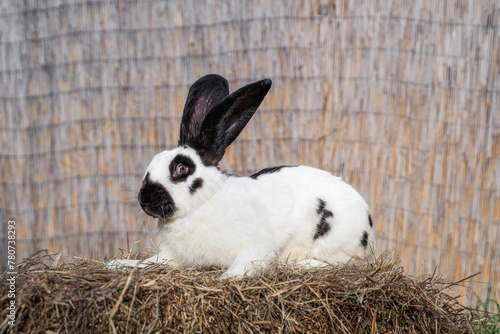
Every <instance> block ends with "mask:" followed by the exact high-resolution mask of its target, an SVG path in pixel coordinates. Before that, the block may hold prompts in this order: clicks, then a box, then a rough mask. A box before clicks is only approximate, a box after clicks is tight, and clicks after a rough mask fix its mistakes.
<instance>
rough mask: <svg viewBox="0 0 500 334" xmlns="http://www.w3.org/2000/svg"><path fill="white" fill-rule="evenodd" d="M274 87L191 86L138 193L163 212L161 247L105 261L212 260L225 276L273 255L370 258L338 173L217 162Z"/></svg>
mask: <svg viewBox="0 0 500 334" xmlns="http://www.w3.org/2000/svg"><path fill="white" fill-rule="evenodd" d="M270 88H271V80H270V79H264V80H261V81H257V82H255V83H252V84H249V85H247V86H244V87H242V88H240V89H238V90H236V91H235V92H233V93H232V94H229V89H228V82H227V81H226V79H224V78H223V77H221V76H219V75H216V74H211V75H206V76H204V77H202V78H200V79H199V80H198V81H196V82H195V83H194V84H193V85H192V86H191V87H190V89H189V93H188V96H187V100H186V104H185V107H184V111H183V115H182V120H181V125H180V136H179V137H180V138H179V141H178V147H177V148H175V149H173V150H170V151H163V152H161V153H159V154H157V155H156V156H154V158H153V160H152V161H151V163H150V164H149V166H148V167H147V169H146V172H145V174H144V178H143V180H142V186H141V189H140V191H139V194H138V201H139V204H140V206H141V207H142V209H143V210H144V212H145V213H146V214H148V215H149V216H151V217H154V218H158V219H159V226H160V233H161V237H162V241H161V243H160V252H159V253H158V254H157V255H155V256H153V257H151V258H149V259H146V260H144V261H143V262H141V263H139V261H135V260H114V261H111V262H110V263H109V264H108V267H109V268H118V267H121V266H135V265H138V266H145V265H147V264H148V263H158V262H161V263H168V264H169V265H174V266H175V265H180V266H191V265H201V266H216V267H220V268H222V269H225V272H224V273H223V274H222V276H221V277H220V278H221V279H225V278H231V277H242V276H245V275H247V276H252V275H255V274H256V273H257V272H258V270H259V269H262V268H265V267H266V266H267V265H268V264H269V263H270V262H271V261H273V260H274V259H276V258H278V259H283V260H285V261H287V263H290V264H298V265H305V266H308V267H316V266H324V265H327V264H340V263H342V264H345V263H348V262H351V261H354V262H357V261H369V260H370V259H372V258H373V254H374V247H375V236H374V231H373V223H372V219H371V216H370V213H369V209H368V205H367V203H366V202H365V201H364V199H363V198H362V197H361V195H359V194H358V192H356V190H354V188H353V187H351V186H350V185H348V184H347V183H345V182H343V181H342V180H341V178H339V177H336V176H333V175H332V174H330V173H328V172H326V171H323V170H320V169H316V168H312V167H306V166H277V167H271V168H266V169H263V170H261V171H259V172H257V173H255V174H253V175H250V176H247V177H241V176H236V175H230V174H228V173H225V172H224V171H221V170H220V169H219V168H218V167H217V165H218V163H219V161H220V160H221V159H222V157H223V155H224V152H225V150H226V148H227V147H228V146H229V145H230V144H231V143H232V142H233V141H234V140H235V139H236V137H238V135H239V134H240V132H241V131H242V130H243V128H244V127H245V125H246V124H247V123H248V122H249V121H250V119H251V118H252V116H253V114H254V113H255V111H256V110H257V108H258V107H259V105H260V104H261V102H262V101H263V99H264V97H265V96H266V94H267V92H268V91H269V89H270Z"/></svg>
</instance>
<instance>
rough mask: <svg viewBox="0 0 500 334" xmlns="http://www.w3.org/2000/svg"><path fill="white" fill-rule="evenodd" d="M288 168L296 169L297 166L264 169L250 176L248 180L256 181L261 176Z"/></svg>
mask: <svg viewBox="0 0 500 334" xmlns="http://www.w3.org/2000/svg"><path fill="white" fill-rule="evenodd" d="M289 167H297V166H288V165H283V166H276V167H269V168H264V169H263V170H261V171H258V172H257V173H255V174H252V175H250V178H251V179H254V180H256V179H257V178H258V177H259V176H261V175H264V174H271V173H276V172H279V171H280V170H281V169H282V168H289Z"/></svg>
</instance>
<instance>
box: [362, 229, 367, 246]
mask: <svg viewBox="0 0 500 334" xmlns="http://www.w3.org/2000/svg"><path fill="white" fill-rule="evenodd" d="M361 246H363V248H364V249H366V247H367V246H368V232H366V231H364V232H363V236H362V237H361Z"/></svg>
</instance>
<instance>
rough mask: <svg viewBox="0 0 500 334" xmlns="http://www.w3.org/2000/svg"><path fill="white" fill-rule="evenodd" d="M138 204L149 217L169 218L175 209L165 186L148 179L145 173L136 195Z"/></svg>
mask: <svg viewBox="0 0 500 334" xmlns="http://www.w3.org/2000/svg"><path fill="white" fill-rule="evenodd" d="M138 200H139V204H140V205H141V207H142V209H143V210H144V212H145V213H146V214H148V215H150V216H151V217H156V218H170V217H172V216H173V215H174V213H175V211H176V210H177V208H176V206H175V202H174V200H173V198H172V196H170V193H169V192H168V191H167V189H165V187H164V186H163V185H161V184H159V183H157V182H152V181H151V180H149V176H148V175H147V176H146V178H145V179H144V181H143V183H142V187H141V190H140V191H139V195H138Z"/></svg>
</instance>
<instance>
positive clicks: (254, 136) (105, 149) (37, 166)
mask: <svg viewBox="0 0 500 334" xmlns="http://www.w3.org/2000/svg"><path fill="white" fill-rule="evenodd" d="M499 15H500V6H499V4H498V2H497V1H495V0H484V1H460V0H457V1H437V0H436V1H434V0H415V1H406V2H401V1H397V0H393V1H381V0H370V1H346V0H338V1H335V0H321V1H320V0H306V1H285V0H283V1H274V0H256V1H234V2H233V1H196V0H169V1H162V0H144V1H128V0H127V1H117V0H109V1H108V0H95V1H64V0H60V1H56V0H51V1H43V2H42V1H36V0H26V1H15V0H10V1H9V0H1V1H0V87H1V89H0V165H1V171H0V217H1V223H2V229H1V231H0V249H2V253H3V254H7V252H4V250H6V249H7V241H8V235H7V222H8V221H9V220H15V221H16V246H17V260H18V261H21V260H22V259H23V257H26V256H28V255H30V254H31V253H33V252H35V251H36V250H39V249H49V250H53V251H57V252H62V254H63V255H64V256H65V257H68V258H71V257H72V256H80V257H93V258H98V259H102V258H103V257H104V256H105V255H119V249H120V248H124V249H129V250H133V251H141V250H144V249H146V250H151V251H154V248H155V247H156V246H157V243H158V239H157V237H156V236H155V234H154V231H155V229H156V224H155V222H154V221H152V220H151V219H147V218H146V216H145V215H143V214H141V213H140V208H139V207H138V204H137V203H136V199H135V198H136V194H137V191H138V188H139V186H140V183H141V177H142V174H143V172H144V170H145V168H146V166H147V165H148V163H149V161H150V160H151V158H152V156H153V155H154V154H155V153H156V152H159V151H161V150H164V149H169V148H172V147H174V146H175V145H176V142H177V136H178V127H179V122H180V116H181V112H182V108H183V103H184V100H185V96H186V94H187V90H188V88H189V86H190V84H192V83H193V82H194V81H195V80H196V79H197V78H199V77H201V76H202V75H204V74H207V73H219V74H221V75H223V76H225V77H227V78H228V80H229V83H230V87H231V90H234V89H236V88H238V87H240V86H242V85H244V84H247V83H249V82H252V81H256V80H258V79H261V78H265V77H268V78H271V79H272V80H273V87H272V89H271V91H270V93H269V95H268V96H267V98H266V99H265V101H264V102H263V104H262V106H261V108H260V110H259V111H258V112H257V114H256V115H255V117H254V119H253V120H252V121H251V122H250V124H249V125H248V128H247V129H246V130H245V131H244V132H243V133H242V135H241V136H240V138H239V139H238V140H237V141H236V142H235V143H234V144H233V145H232V147H231V148H230V149H229V150H228V151H227V154H226V156H225V158H224V159H223V161H222V162H221V167H222V168H223V169H226V170H227V171H229V172H231V173H238V174H242V175H247V174H250V173H253V172H256V171H258V170H259V169H262V168H264V167H267V166H272V165H281V164H306V165H311V166H315V167H319V168H322V169H325V170H328V171H331V172H332V173H334V174H336V175H339V176H342V177H343V178H344V179H345V180H346V181H347V182H349V183H351V184H352V185H353V186H354V187H355V188H356V189H358V191H359V192H360V193H361V194H362V195H363V196H364V198H365V199H366V200H367V201H368V203H369V205H370V207H371V210H372V217H373V218H374V228H375V231H376V234H377V238H378V240H377V248H378V250H379V251H380V252H381V251H383V250H386V249H389V250H394V252H395V253H396V254H399V256H400V257H401V259H402V264H403V265H404V266H405V267H406V268H407V270H408V271H409V272H410V273H418V272H420V273H424V272H429V271H433V270H434V269H435V268H437V271H438V272H440V273H442V274H443V275H445V276H448V277H450V278H454V279H459V278H463V277H466V276H468V275H470V274H473V273H475V272H478V271H480V272H481V273H482V274H481V275H480V276H478V278H477V280H475V281H473V282H469V283H468V284H466V286H465V287H460V288H458V290H457V292H458V293H461V294H466V296H467V297H466V298H465V299H466V302H473V301H474V300H473V293H477V294H479V295H480V296H481V297H482V298H485V297H486V296H488V294H492V295H495V294H496V296H497V298H498V292H499V285H500V283H499V282H500V246H499V241H498V240H499V239H500V21H499ZM1 261H2V262H1V264H2V266H3V268H5V266H6V256H2V259H1Z"/></svg>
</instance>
